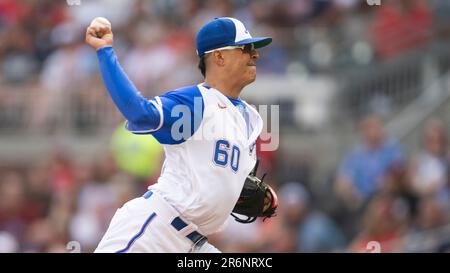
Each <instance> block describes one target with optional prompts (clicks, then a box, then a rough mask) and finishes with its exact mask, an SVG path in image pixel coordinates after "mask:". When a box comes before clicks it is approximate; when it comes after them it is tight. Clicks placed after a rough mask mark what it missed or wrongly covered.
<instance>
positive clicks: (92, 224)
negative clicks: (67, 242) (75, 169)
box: [69, 156, 129, 251]
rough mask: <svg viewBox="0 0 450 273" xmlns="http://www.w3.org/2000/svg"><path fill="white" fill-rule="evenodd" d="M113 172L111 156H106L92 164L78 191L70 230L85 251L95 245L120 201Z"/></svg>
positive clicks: (113, 165)
mask: <svg viewBox="0 0 450 273" xmlns="http://www.w3.org/2000/svg"><path fill="white" fill-rule="evenodd" d="M116 172H117V169H116V166H115V163H114V161H113V159H112V157H111V156H105V157H104V158H102V159H100V162H98V163H97V164H96V166H95V167H94V170H93V177H92V180H91V181H90V182H88V183H87V184H85V185H84V186H83V187H82V188H81V190H80V192H79V194H78V198H77V201H76V203H77V206H76V211H75V212H74V214H73V217H72V218H71V220H70V223H69V232H70V237H71V238H72V239H74V240H76V241H78V242H80V244H81V245H82V247H83V250H84V251H93V250H94V249H95V247H96V246H97V243H98V241H99V240H100V239H101V238H102V236H103V233H104V231H105V230H106V229H107V228H108V224H109V222H110V220H111V218H112V216H113V215H114V212H115V211H116V209H117V208H119V207H120V206H121V205H122V204H119V200H120V198H121V196H120V194H119V192H118V191H117V188H116V187H115V185H114V184H113V183H112V181H113V180H114V175H116ZM124 182H126V180H125V181H124ZM128 182H129V181H128Z"/></svg>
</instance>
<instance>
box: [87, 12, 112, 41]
mask: <svg viewBox="0 0 450 273" xmlns="http://www.w3.org/2000/svg"><path fill="white" fill-rule="evenodd" d="M89 26H90V27H93V28H95V29H96V30H99V29H101V28H107V29H111V22H109V20H108V19H106V18H105V17H96V18H94V20H92V22H91V24H90V25H89ZM97 36H99V37H101V36H103V35H102V34H101V33H97Z"/></svg>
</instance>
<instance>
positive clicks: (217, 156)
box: [214, 139, 241, 172]
mask: <svg viewBox="0 0 450 273" xmlns="http://www.w3.org/2000/svg"><path fill="white" fill-rule="evenodd" d="M230 146H231V145H230V142H229V141H228V140H225V139H221V140H218V141H217V142H216V147H215V148H214V163H215V164H216V165H218V166H221V167H224V168H225V167H226V166H227V165H228V161H230V168H231V169H232V170H233V172H237V171H238V169H239V158H240V156H241V151H240V150H239V147H237V146H236V145H233V146H232V147H231V156H230Z"/></svg>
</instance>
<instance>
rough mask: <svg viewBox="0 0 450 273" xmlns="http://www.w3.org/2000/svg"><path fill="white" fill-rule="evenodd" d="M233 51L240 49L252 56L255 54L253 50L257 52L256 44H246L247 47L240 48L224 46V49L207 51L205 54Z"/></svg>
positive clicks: (240, 46)
mask: <svg viewBox="0 0 450 273" xmlns="http://www.w3.org/2000/svg"><path fill="white" fill-rule="evenodd" d="M233 49H240V50H242V52H243V53H248V54H250V53H252V52H253V50H255V45H254V44H246V45H239V46H224V47H219V48H216V49H212V50H208V51H205V54H206V53H211V52H213V51H216V50H233Z"/></svg>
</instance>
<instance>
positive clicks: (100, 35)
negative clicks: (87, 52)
mask: <svg viewBox="0 0 450 273" xmlns="http://www.w3.org/2000/svg"><path fill="white" fill-rule="evenodd" d="M86 43H87V44H88V45H90V46H92V47H93V48H94V49H95V50H97V49H99V48H102V47H105V46H112V45H113V33H112V30H111V23H109V21H108V20H107V19H105V18H102V17H97V18H95V19H94V20H93V21H92V23H91V24H90V25H89V27H88V28H87V29H86Z"/></svg>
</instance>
